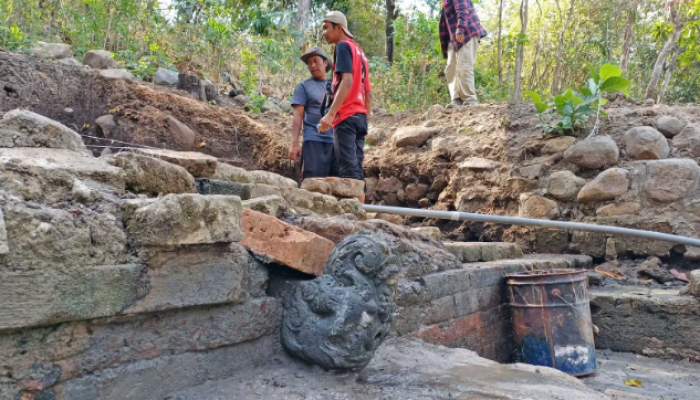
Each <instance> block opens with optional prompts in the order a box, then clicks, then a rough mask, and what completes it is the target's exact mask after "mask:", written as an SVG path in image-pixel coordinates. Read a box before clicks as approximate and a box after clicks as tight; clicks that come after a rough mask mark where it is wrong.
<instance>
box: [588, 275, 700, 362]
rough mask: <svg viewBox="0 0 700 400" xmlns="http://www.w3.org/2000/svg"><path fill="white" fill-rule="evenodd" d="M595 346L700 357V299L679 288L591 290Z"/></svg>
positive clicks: (647, 353)
mask: <svg viewBox="0 0 700 400" xmlns="http://www.w3.org/2000/svg"><path fill="white" fill-rule="evenodd" d="M589 298H590V301H591V314H592V318H593V323H594V324H595V325H596V326H598V328H600V333H599V334H597V335H596V347H598V348H603V349H610V350H613V351H622V352H631V353H637V354H643V355H646V356H647V357H656V358H671V359H690V360H691V361H700V337H698V335H692V334H688V332H697V331H698V330H699V329H700V318H698V316H699V315H700V301H698V300H697V299H695V298H693V297H688V296H685V297H683V296H679V295H678V289H648V288H637V287H630V286H621V287H616V288H612V289H607V288H606V289H594V290H590V291H589Z"/></svg>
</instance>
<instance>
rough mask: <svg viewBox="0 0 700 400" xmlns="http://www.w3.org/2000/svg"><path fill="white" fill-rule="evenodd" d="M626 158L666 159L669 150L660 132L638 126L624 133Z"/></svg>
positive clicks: (666, 141) (648, 127)
mask: <svg viewBox="0 0 700 400" xmlns="http://www.w3.org/2000/svg"><path fill="white" fill-rule="evenodd" d="M625 147H626V149H627V156H628V157H630V158H632V159H635V160H661V159H664V158H668V153H669V152H670V150H671V148H670V147H669V146H668V140H666V138H665V137H664V135H662V134H661V132H659V131H657V130H656V129H654V128H652V127H650V126H638V127H636V128H632V129H630V130H628V131H627V132H626V133H625Z"/></svg>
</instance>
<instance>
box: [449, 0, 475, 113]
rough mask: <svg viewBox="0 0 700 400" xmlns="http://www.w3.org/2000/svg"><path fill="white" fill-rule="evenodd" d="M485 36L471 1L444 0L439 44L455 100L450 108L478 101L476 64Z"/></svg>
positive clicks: (451, 95)
mask: <svg viewBox="0 0 700 400" xmlns="http://www.w3.org/2000/svg"><path fill="white" fill-rule="evenodd" d="M484 36H486V30H485V29H484V28H483V27H482V26H481V21H479V16H478V15H476V11H475V10H474V4H472V1H471V0H442V10H441V12H440V43H441V44H442V55H443V57H445V58H447V67H446V68H445V76H446V77H447V86H448V88H449V89H450V97H451V98H452V102H451V103H450V104H449V106H448V107H459V106H461V105H463V104H478V103H479V101H478V100H477V98H476V87H475V86H474V63H476V54H477V50H478V48H479V40H481V38H482V37H484Z"/></svg>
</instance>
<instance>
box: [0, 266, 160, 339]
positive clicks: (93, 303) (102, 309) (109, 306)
mask: <svg viewBox="0 0 700 400" xmlns="http://www.w3.org/2000/svg"><path fill="white" fill-rule="evenodd" d="M145 275H146V269H145V267H144V266H143V265H139V264H126V265H105V266H98V267H88V268H85V267H83V268H79V269H77V268H76V269H75V270H73V271H71V272H68V271H22V272H14V271H12V272H11V271H5V272H3V274H2V279H0V302H1V303H2V304H3V306H2V307H1V308H0V331H3V330H7V329H16V328H26V327H32V326H39V325H50V324H55V323H58V322H62V321H74V320H80V319H87V318H97V317H106V316H111V315H116V314H119V313H120V312H121V311H122V310H124V309H125V308H128V307H129V306H131V305H133V304H134V303H135V302H136V301H137V300H139V299H140V298H141V297H143V296H144V295H145V294H146V293H147V292H148V282H147V280H146V279H145Z"/></svg>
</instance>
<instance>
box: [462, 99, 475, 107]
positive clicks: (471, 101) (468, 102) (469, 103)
mask: <svg viewBox="0 0 700 400" xmlns="http://www.w3.org/2000/svg"><path fill="white" fill-rule="evenodd" d="M462 104H463V105H465V106H473V105H475V104H479V100H477V99H468V100H467V101H465V102H464V103H462Z"/></svg>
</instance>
